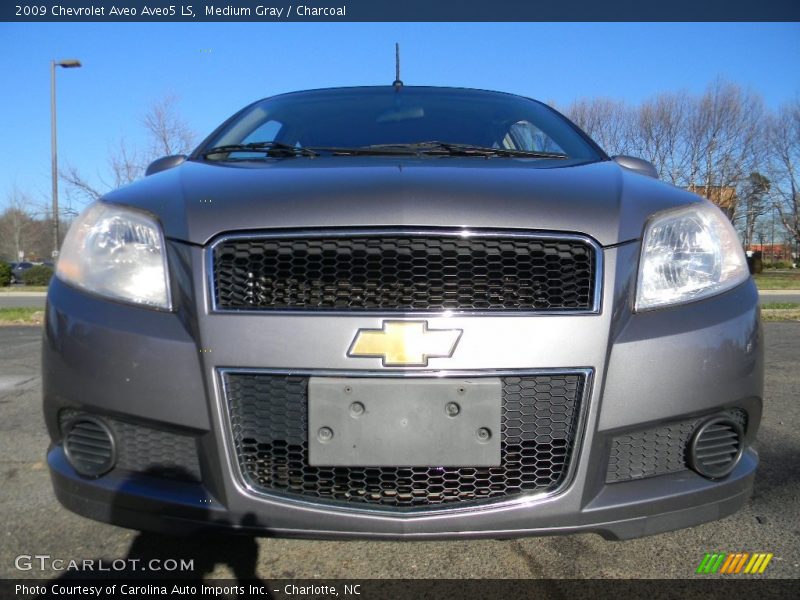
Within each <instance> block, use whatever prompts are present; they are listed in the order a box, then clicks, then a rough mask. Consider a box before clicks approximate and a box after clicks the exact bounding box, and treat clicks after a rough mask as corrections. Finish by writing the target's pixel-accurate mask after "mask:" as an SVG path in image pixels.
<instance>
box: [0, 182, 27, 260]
mask: <svg viewBox="0 0 800 600" xmlns="http://www.w3.org/2000/svg"><path fill="white" fill-rule="evenodd" d="M32 204H33V203H32V201H31V198H30V196H28V195H27V194H26V193H24V192H22V191H20V189H19V188H18V187H17V186H16V185H14V186H13V187H12V188H11V190H10V191H9V192H8V194H7V196H6V209H5V211H3V214H2V215H0V240H2V245H0V252H1V253H2V255H3V256H5V257H9V258H11V259H12V260H18V257H19V255H20V252H24V251H25V250H26V249H27V248H26V246H27V244H26V242H27V236H28V234H29V233H30V231H31V224H32V222H33V217H32V215H31V208H32Z"/></svg>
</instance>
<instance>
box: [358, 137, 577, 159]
mask: <svg viewBox="0 0 800 600" xmlns="http://www.w3.org/2000/svg"><path fill="white" fill-rule="evenodd" d="M358 150H359V151H360V152H366V151H370V150H375V151H379V152H385V153H398V154H401V153H410V154H429V155H439V156H484V157H491V156H502V157H512V158H559V159H564V158H569V156H567V155H566V154H563V153H561V152H537V151H532V150H514V149H511V148H488V147H485V146H473V145H470V144H454V143H450V142H439V141H431V142H417V143H413V144H375V145H372V146H364V147H363V148H358Z"/></svg>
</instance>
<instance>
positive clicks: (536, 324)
mask: <svg viewBox="0 0 800 600" xmlns="http://www.w3.org/2000/svg"><path fill="white" fill-rule="evenodd" d="M653 175H654V169H653V168H652V166H650V165H649V164H648V163H645V162H644V161H640V160H637V159H632V158H629V157H617V158H615V159H613V160H612V159H609V157H608V156H606V155H605V153H604V152H603V151H602V150H601V149H600V148H599V147H598V146H597V145H596V144H595V143H593V142H592V140H590V139H589V138H588V137H587V136H586V135H585V134H583V133H582V132H581V131H580V130H579V129H578V128H577V127H576V126H574V125H573V124H572V123H570V122H569V121H568V120H566V119H565V118H564V117H563V116H561V115H559V114H558V113H557V112H555V111H553V110H552V109H550V108H549V107H547V106H545V105H543V104H541V103H538V102H535V101H533V100H529V99H526V98H521V97H518V96H513V95H509V94H503V93H497V92H487V91H478V90H466V89H449V88H428V87H408V86H405V87H403V86H401V85H396V86H386V87H363V88H342V89H329V90H315V91H307V92H298V93H291V94H285V95H281V96H276V97H273V98H269V99H266V100H263V101H259V102H256V103H254V104H252V105H250V106H248V107H246V108H244V109H243V110H241V111H240V112H239V113H237V114H236V115H234V116H233V117H232V118H231V119H229V120H228V121H227V122H225V123H224V124H223V125H222V126H221V127H220V128H219V129H217V130H216V131H215V132H214V133H213V134H212V135H211V136H209V137H208V138H207V139H206V140H205V141H204V142H203V143H202V144H201V145H200V147H199V148H198V149H197V150H196V151H195V152H194V153H193V154H192V155H191V156H189V157H183V156H180V157H166V158H164V159H160V160H159V161H156V162H155V163H153V165H151V167H150V169H149V176H148V177H146V178H144V179H143V180H142V181H139V182H137V183H134V184H133V185H130V186H128V187H125V188H122V189H119V190H117V191H114V192H112V193H110V194H108V195H107V196H106V197H105V198H103V199H102V200H101V201H99V202H97V203H95V204H93V205H92V206H90V207H89V208H88V209H87V210H86V211H85V212H84V213H83V214H82V215H81V216H80V217H79V218H78V219H77V221H76V222H75V223H74V224H73V226H72V228H71V229H70V231H69V233H68V235H67V238H66V240H65V241H64V246H63V249H62V254H61V258H60V260H59V261H58V265H57V276H56V277H55V278H54V281H53V282H52V284H51V286H50V290H49V295H48V304H47V313H46V324H45V343H44V350H43V372H44V411H45V418H46V422H47V427H48V430H49V434H50V437H51V439H52V444H51V447H50V449H49V453H48V464H49V468H50V472H51V474H52V480H53V485H54V487H55V492H56V494H57V496H58V499H59V500H60V501H61V503H63V504H64V506H66V507H67V508H69V509H70V510H73V511H75V512H77V513H80V514H82V515H85V516H87V517H91V518H94V519H99V520H102V521H107V522H112V523H116V524H119V525H123V526H128V527H134V528H141V529H158V530H161V531H187V530H189V531H191V530H194V529H199V528H204V527H226V528H234V529H239V530H247V531H252V532H255V533H258V532H262V533H265V534H266V533H269V534H272V535H297V536H324V537H352V536H381V537H406V538H434V537H448V536H456V535H457V536H491V537H502V536H508V535H532V534H550V533H566V532H573V531H593V532H597V533H600V534H601V535H604V536H606V537H611V538H628V537H635V536H640V535H645V534H650V533H655V532H659V531H664V530H669V529H674V528H678V527H685V526H690V525H694V524H697V523H701V522H705V521H709V520H713V519H717V518H720V517H723V516H725V515H727V514H730V513H732V512H733V511H735V510H736V509H737V508H739V507H740V506H742V505H743V504H744V503H745V502H746V500H747V498H748V495H749V493H750V490H751V488H752V482H753V477H754V472H755V469H756V465H757V455H756V453H755V451H754V450H753V449H752V447H751V445H752V442H753V441H754V438H755V435H756V431H757V429H758V424H759V421H760V418H761V402H762V388H763V361H762V335H761V327H760V323H759V315H758V296H757V292H756V289H755V287H754V284H753V282H752V279H751V278H750V277H749V274H748V271H747V266H746V262H745V258H744V255H743V252H742V249H741V246H740V245H739V243H738V241H737V238H736V234H735V232H734V230H733V228H732V227H731V225H730V223H729V222H728V220H727V219H726V217H725V216H724V215H723V214H722V213H721V212H720V211H719V210H718V209H717V208H716V207H714V206H713V205H712V204H710V203H709V202H707V201H706V200H703V199H701V198H699V197H698V196H696V195H694V194H690V193H688V192H686V191H683V190H680V189H677V188H675V187H672V186H670V185H667V184H665V183H662V182H659V181H658V180H657V179H655V178H654V177H653Z"/></svg>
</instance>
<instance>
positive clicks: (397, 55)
mask: <svg viewBox="0 0 800 600" xmlns="http://www.w3.org/2000/svg"><path fill="white" fill-rule="evenodd" d="M392 85H393V86H394V89H395V90H396V91H399V90H400V88H401V87H403V82H402V81H400V44H398V43H397V42H395V44H394V83H392Z"/></svg>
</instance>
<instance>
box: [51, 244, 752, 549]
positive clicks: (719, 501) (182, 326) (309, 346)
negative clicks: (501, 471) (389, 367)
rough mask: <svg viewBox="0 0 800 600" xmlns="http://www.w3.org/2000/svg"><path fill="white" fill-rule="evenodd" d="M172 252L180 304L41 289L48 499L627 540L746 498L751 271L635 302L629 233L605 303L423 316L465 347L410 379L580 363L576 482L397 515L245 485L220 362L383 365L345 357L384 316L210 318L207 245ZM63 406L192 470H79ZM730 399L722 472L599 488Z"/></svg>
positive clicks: (611, 255) (132, 515) (348, 526)
mask: <svg viewBox="0 0 800 600" xmlns="http://www.w3.org/2000/svg"><path fill="white" fill-rule="evenodd" d="M170 252H171V253H172V255H171V257H170V259H171V260H170V263H171V265H172V268H173V279H174V280H173V291H174V292H176V293H175V294H174V295H175V297H176V304H177V310H176V312H175V313H162V312H156V311H150V310H145V309H140V308H135V307H130V306H125V305H122V304H116V303H113V302H109V301H106V300H102V299H97V298H94V297H91V296H89V295H86V294H84V293H82V292H79V291H77V290H75V289H73V288H71V287H69V286H67V285H65V284H63V283H61V282H59V281H58V280H54V282H53V283H52V285H51V289H50V293H49V297H48V308H47V318H46V327H45V344H44V349H43V372H44V409H45V419H46V423H47V426H48V429H49V431H50V435H51V439H52V441H53V445H52V447H51V449H50V451H49V453H48V464H49V467H50V471H51V475H52V479H53V484H54V487H55V490H56V495H57V496H58V498H59V500H60V501H61V502H62V504H64V505H65V506H66V507H67V508H69V509H70V510H73V511H75V512H77V513H79V514H83V515H85V516H88V517H90V518H94V519H98V520H101V521H106V522H111V523H115V524H118V525H122V526H127V527H134V528H141V529H157V530H161V531H175V532H187V531H193V530H196V529H199V528H206V527H223V528H229V529H237V530H242V531H247V532H257V533H262V534H269V535H282V536H303V537H386V538H398V537H408V538H444V537H465V536H469V537H481V536H483V537H505V536H515V535H540V534H558V533H570V532H576V531H593V532H597V533H600V534H601V535H603V536H605V537H611V538H629V537H636V536H641V535H647V534H652V533H658V532H660V531H666V530H671V529H676V528H681V527H686V526H691V525H695V524H698V523H702V522H706V521H711V520H714V519H718V518H721V517H724V516H726V515H728V514H730V513H732V512H734V511H735V510H737V509H738V508H739V507H740V506H742V505H743V504H744V503H745V502H746V500H747V498H748V496H749V494H750V490H751V488H752V483H753V478H754V472H755V469H756V466H757V455H756V453H755V452H754V450H752V448H751V447H750V446H751V444H752V442H753V440H754V439H755V435H756V433H757V430H758V424H759V421H760V417H761V401H762V390H763V360H762V339H761V327H760V322H759V316H758V295H757V292H756V290H755V287H754V285H753V284H752V282H748V283H747V284H744V285H742V286H739V287H738V288H736V289H734V290H731V291H730V292H727V293H725V294H723V295H720V296H717V297H715V298H711V299H707V300H704V301H700V302H696V303H693V304H688V305H685V306H682V307H675V308H671V309H666V310H660V311H653V312H650V313H645V314H633V313H632V312H631V311H630V308H629V307H630V297H631V286H632V283H633V281H634V277H635V273H634V272H633V269H634V267H635V264H636V256H637V255H638V245H637V244H627V245H623V246H620V247H617V248H613V249H607V250H605V252H604V255H605V257H604V258H605V264H606V265H607V268H606V269H605V273H604V281H603V297H602V306H603V307H604V309H603V310H602V311H601V313H600V314H597V315H583V316H566V315H559V316H525V317H513V316H498V317H486V316H450V317H445V316H431V317H429V318H427V319H426V320H427V321H428V322H429V325H430V326H431V327H432V328H433V327H442V326H443V325H446V326H448V327H457V328H460V329H463V330H464V335H463V338H462V340H461V342H460V345H459V349H458V353H457V354H455V355H454V356H453V358H450V359H431V361H430V364H429V365H428V367H426V368H425V369H405V370H404V372H403V373H402V375H404V376H413V375H414V372H415V371H416V372H417V374H418V375H420V374H422V373H420V371H426V372H427V373H431V372H432V373H434V374H453V375H456V376H457V375H458V373H460V372H475V371H482V372H487V373H494V372H501V371H502V372H516V371H520V372H522V371H530V370H539V371H547V370H559V369H578V368H580V369H586V370H588V371H590V372H591V374H592V375H591V378H590V379H591V385H590V387H589V388H588V390H587V394H586V397H585V401H584V405H583V414H582V420H581V435H580V438H579V441H578V443H577V445H576V447H575V449H574V451H573V453H572V457H571V461H572V469H571V471H570V477H569V480H568V481H566V482H565V484H564V485H563V486H562V487H561V488H560V489H559V490H558V491H557V492H556V493H554V494H548V495H545V496H537V497H530V498H527V497H525V496H519V497H514V498H509V499H507V500H500V501H498V502H490V503H485V504H479V505H473V506H467V505H465V506H459V505H458V504H457V503H456V504H454V505H451V506H452V508H451V507H450V506H445V507H443V508H437V509H436V510H422V511H414V512H405V513H403V512H396V511H395V512H393V511H391V510H386V509H385V508H384V509H381V507H377V508H375V507H369V506H354V505H346V506H342V505H333V504H321V503H315V502H313V501H310V500H309V499H306V498H286V497H278V496H271V495H269V494H266V495H265V494H254V493H252V492H251V491H250V490H249V489H248V488H247V487H246V486H245V485H244V483H243V481H242V479H241V477H240V476H239V475H238V470H237V465H236V459H235V456H234V454H235V452H234V451H233V450H232V448H231V447H230V442H229V432H228V431H227V425H226V419H225V413H224V410H225V408H224V406H225V403H224V401H223V398H222V390H221V389H220V383H219V377H218V374H219V371H220V370H221V369H228V368H235V369H251V370H258V369H265V368H270V369H282V370H285V371H293V370H294V371H303V372H310V373H332V372H334V373H335V372H345V371H353V370H358V371H360V372H361V373H362V375H366V376H369V374H370V373H374V374H378V373H384V374H385V372H386V369H385V368H383V367H382V365H381V364H380V359H369V358H367V359H364V358H360V359H353V358H349V357H348V356H347V354H346V352H347V348H348V347H349V344H350V342H351V341H352V338H353V335H354V332H355V331H356V330H357V329H359V328H364V327H366V328H376V327H378V328H379V327H380V324H381V321H382V319H381V318H379V317H374V316H363V315H360V316H335V317H332V316H328V317H326V316H300V315H286V316H264V315H231V314H214V313H211V312H209V311H208V310H207V309H206V307H207V306H209V302H208V298H207V296H206V294H207V290H206V285H205V282H204V279H203V275H202V273H199V271H200V270H199V269H194V268H192V265H199V264H202V250H201V249H199V248H194V247H189V246H184V245H181V244H172V245H171V248H170ZM408 317H409V318H418V317H417V316H416V315H408ZM399 318H403V317H399ZM321 332H324V337H321ZM64 409H68V410H78V411H84V412H87V413H91V414H96V415H105V416H109V417H111V418H118V419H122V420H129V421H132V422H136V423H142V424H145V425H147V424H149V425H152V426H155V427H156V428H166V429H169V430H175V431H180V432H182V433H184V434H186V435H190V436H192V438H193V439H194V440H195V441H196V445H197V455H198V456H197V458H198V465H199V470H200V472H201V474H202V475H201V477H200V481H180V480H177V479H176V480H172V479H169V478H164V477H155V476H152V475H148V474H147V473H140V472H134V471H130V470H123V469H115V470H113V471H111V472H110V473H108V474H107V475H104V476H102V477H100V478H97V479H87V478H84V477H82V476H80V475H79V474H77V473H76V472H75V470H74V469H73V468H72V467H71V466H70V464H69V462H68V461H67V460H66V458H65V455H64V451H63V447H62V445H61V432H60V425H59V414H60V412H61V411H62V410H64ZM729 409H741V410H744V411H745V412H746V413H747V429H746V435H745V445H746V447H747V449H746V450H745V452H744V454H743V455H742V458H741V460H740V461H739V463H738V464H737V466H736V468H735V469H734V470H733V472H732V473H731V474H729V475H728V476H726V477H724V478H723V479H720V480H715V481H712V480H708V479H705V478H703V477H701V476H700V475H698V474H696V473H695V472H693V471H691V470H680V471H678V472H671V473H666V474H663V475H659V476H654V477H647V478H638V479H633V480H630V481H622V482H615V483H606V472H607V468H608V463H609V455H610V448H611V445H612V440H613V439H614V437H615V436H619V435H623V434H626V433H628V432H635V431H640V430H645V429H648V428H653V427H657V426H659V425H661V424H665V423H671V422H676V421H681V420H686V419H687V418H688V419H691V418H699V417H702V416H704V415H711V414H716V413H719V412H720V411H724V410H729Z"/></svg>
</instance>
